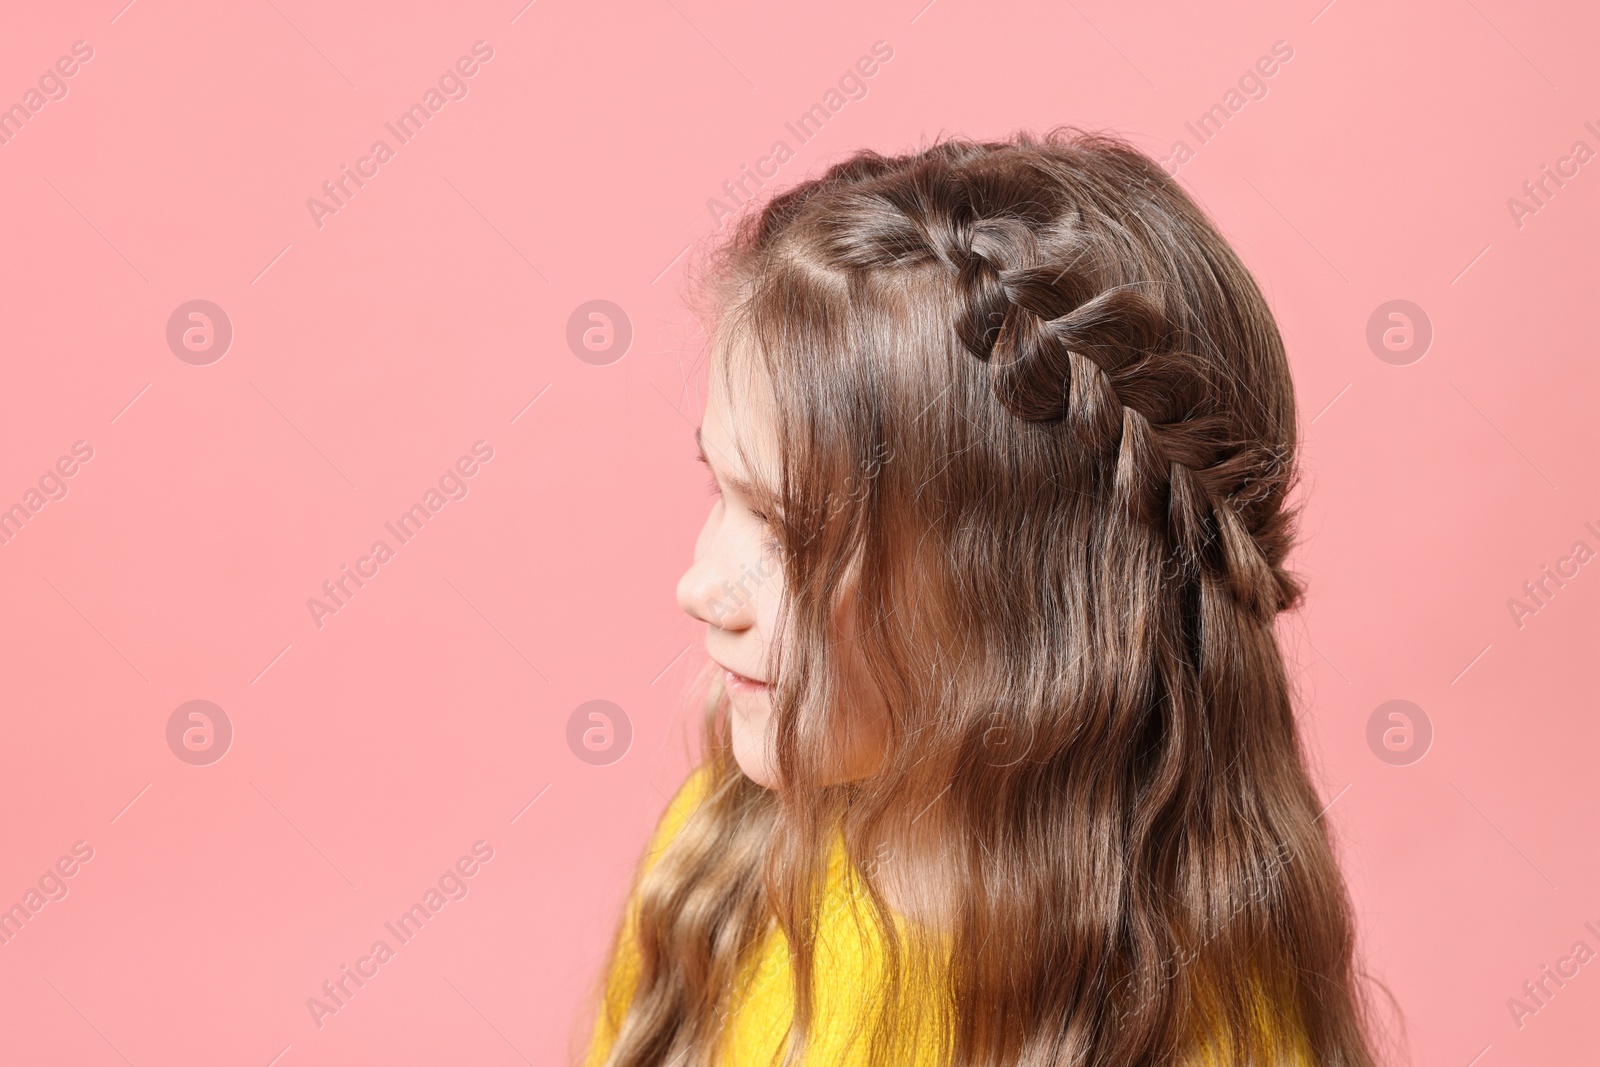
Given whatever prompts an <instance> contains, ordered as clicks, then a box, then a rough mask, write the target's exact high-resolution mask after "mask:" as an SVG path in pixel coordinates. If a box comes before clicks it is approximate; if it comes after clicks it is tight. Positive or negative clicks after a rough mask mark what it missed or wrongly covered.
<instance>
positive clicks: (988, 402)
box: [607, 128, 1375, 1067]
mask: <svg viewBox="0 0 1600 1067" xmlns="http://www.w3.org/2000/svg"><path fill="white" fill-rule="evenodd" d="M696 280H697V282H698V283H699V285H698V288H696V289H695V292H697V293H704V294H706V295H708V297H709V301H708V307H709V308H710V309H711V313H712V314H713V315H714V319H715V331H714V345H713V347H714V348H715V349H716V352H717V355H716V356H715V357H714V358H720V359H724V360H732V359H738V358H743V359H745V360H746V361H747V365H748V366H749V367H750V368H751V369H753V370H755V371H757V372H759V373H760V374H762V375H764V379H765V381H766V382H767V383H768V384H770V386H771V391H772V395H773V396H775V397H778V398H781V401H780V403H779V404H777V405H776V408H777V410H776V414H775V417H776V420H777V424H776V426H775V429H774V433H775V437H776V442H777V452H778V457H779V462H780V464H781V477H782V484H781V485H780V486H777V487H775V488H774V490H773V492H774V493H775V494H776V495H775V499H774V504H775V508H774V513H775V514H777V515H781V520H780V521H779V524H778V530H777V534H778V538H779V541H780V543H781V545H782V566H783V574H784V581H785V595H784V602H783V605H782V607H781V627H780V633H781V635H782V636H781V639H778V640H776V642H775V646H776V649H777V653H778V655H779V659H778V664H777V670H776V674H775V681H774V691H773V716H774V725H773V743H774V745H775V752H774V756H775V760H776V766H777V768H778V773H779V777H780V779H781V780H782V782H783V783H784V787H783V788H782V789H779V790H767V789H764V788H762V787H760V786H758V785H756V784H755V783H753V782H751V781H749V780H748V779H747V778H745V776H744V775H743V774H741V773H740V771H739V769H738V767H737V766H736V765H735V763H734V761H733V758H732V755H731V749H730V747H729V738H728V730H727V723H726V715H727V707H726V699H725V697H724V696H723V694H722V693H721V691H720V689H719V688H718V687H717V685H716V683H715V682H713V683H712V686H711V689H710V691H709V694H708V696H707V703H706V714H705V717H704V723H703V732H702V736H703V747H704V752H705V763H706V766H705V768H704V769H703V770H704V773H705V774H707V775H708V776H709V781H710V786H709V793H708V795H707V797H706V800H705V802H704V803H703V804H702V806H701V808H700V810H699V811H698V812H697V813H696V815H695V817H694V821H693V826H694V829H695V830H696V831H697V832H695V833H684V834H679V835H677V838H676V839H675V840H674V841H673V842H672V844H671V846H670V847H669V848H667V849H666V850H665V852H664V853H663V854H662V855H661V856H660V857H659V859H658V861H657V862H656V863H655V864H654V866H653V867H652V868H651V869H650V871H649V873H648V874H647V875H646V876H645V877H644V878H643V879H642V881H641V882H640V884H639V885H638V887H637V890H636V892H637V900H638V901H639V911H638V942H637V947H638V950H639V953H640V960H641V969H640V976H639V982H638V985H637V987H636V992H635V995H634V997H633V999H632V1001H631V1002H630V1004H629V1006H628V1009H627V1014H626V1016H625V1018H623V1019H621V1020H619V1022H620V1029H619V1032H618V1035H617V1040H616V1042H615V1044H614V1045H613V1047H612V1052H611V1056H610V1058H609V1059H608V1061H607V1063H608V1065H609V1067H646V1065H659V1064H669V1063H670V1064H674V1065H679V1067H695V1065H701V1064H710V1063H712V1062H713V1060H712V1056H713V1052H712V1050H713V1049H714V1048H715V1046H716V1042H717V1039H718V1036H719V1034H720V1032H721V1028H722V1027H723V1026H724V1024H725V1022H726V1019H727V1015H728V1011H729V1003H728V997H729V991H730V990H732V989H733V988H734V987H735V979H736V977H737V975H738V974H739V973H740V967H741V966H742V965H743V964H744V963H745V961H746V960H747V958H748V957H749V954H750V953H751V952H752V951H753V950H754V947H755V946H756V945H757V944H759V943H760V940H761V938H762V936H763V934H764V933H765V932H766V931H767V930H768V929H769V928H770V927H769V924H770V923H774V922H775V923H776V924H778V926H779V927H781V930H782V932H783V934H784V935H785V937H786V938H787V940H788V943H789V946H790V953H791V967H792V973H793V976H794V989H795V1001H794V1016H793V1020H794V1021H793V1024H792V1027H791V1032H790V1038H791V1040H790V1042H789V1051H788V1058H787V1059H786V1061H785V1063H786V1064H799V1063H801V1062H803V1061H804V1055H805V1049H806V1047H807V1044H808V1035H809V1034H810V1032H811V1028H812V1026H813V1025H814V1023H815V1018H814V1014H815V1004H814V1001H815V997H814V993H813V988H812V983H813V981H815V980H816V978H817V970H818V963H817V960H816V958H815V955H816V953H815V948H816V935H817V930H818V919H819V913H820V910H821V904H822V901H821V890H822V887H823V884H824V877H823V875H824V866H825V860H826V856H827V855H828V847H829V842H830V839H831V837H830V835H832V834H834V833H836V832H842V836H843V840H844V842H845V844H846V846H847V848H848V855H849V858H850V860H851V863H852V867H853V869H854V870H855V871H856V873H857V876H858V877H859V878H860V881H861V884H862V886H863V887H864V889H865V891H866V892H865V896H866V898H867V900H868V901H869V903H870V906H871V915H872V916H874V917H875V919H876V923H877V926H878V928H879V929H881V930H882V931H883V936H884V938H885V940H886V943H887V950H886V952H885V957H886V958H885V966H884V968H883V971H882V974H881V975H880V977H881V981H882V984H881V988H880V989H879V990H878V991H877V994H876V997H875V1003H876V1004H878V1005H880V1007H879V1008H878V1009H877V1010H876V1012H875V1013H873V1014H872V1016H871V1018H869V1020H868V1024H869V1026H870V1033H869V1034H868V1035H867V1036H868V1037H869V1039H870V1043H869V1048H870V1051H871V1055H872V1061H871V1062H872V1063H874V1064H883V1065H887V1064H892V1063H904V1062H908V1061H909V1059H910V1054H909V1050H908V1049H905V1048H903V1047H898V1046H900V1045H901V1044H903V1043H904V1041H905V1040H906V1038H905V1035H906V1034H908V1033H914V1032H915V1031H916V1028H915V1027H912V1026H908V1025H907V1024H906V1022H905V1016H904V1011H905V1010H907V1009H906V1005H907V1004H908V1003H910V1001H909V1000H908V998H907V996H906V994H907V991H908V990H910V989H911V988H912V987H913V986H922V987H926V988H929V989H932V990H934V991H935V993H936V995H935V996H934V997H932V998H931V999H930V1000H929V1001H928V1002H927V1005H928V1007H927V1010H931V1011H932V1012H934V1013H935V1014H936V1015H937V1018H938V1020H939V1023H940V1025H941V1026H943V1027H945V1030H944V1032H946V1033H948V1034H949V1035H950V1041H949V1045H948V1048H947V1050H946V1051H947V1053H948V1055H949V1057H950V1061H951V1062H952V1063H954V1064H960V1065H962V1067H999V1065H1002V1064H1005V1065H1011V1064H1024V1065H1030V1067H1032V1065H1039V1067H1043V1065H1067V1064H1084V1065H1088V1064H1093V1065H1094V1067H1134V1065H1153V1064H1173V1063H1180V1062H1191V1061H1192V1060H1193V1058H1194V1057H1196V1056H1198V1055H1201V1054H1202V1053H1201V1052H1200V1051H1199V1050H1201V1049H1202V1048H1203V1047H1209V1048H1211V1049H1214V1050H1215V1049H1220V1050H1223V1051H1222V1054H1223V1055H1224V1057H1225V1060H1224V1062H1228V1063H1238V1064H1246V1063H1248V1064H1278V1063H1284V1062H1293V1061H1294V1059H1293V1058H1294V1057H1295V1056H1298V1057H1300V1059H1301V1062H1314V1063H1316V1064H1318V1065H1326V1067H1370V1065H1371V1064H1373V1063H1374V1062H1375V1060H1374V1057H1373V1052H1372V1050H1371V1044H1370V1042H1371V1040H1372V1037H1371V1035H1372V1033H1373V1032H1374V1030H1373V1027H1374V1019H1373V1016H1372V1015H1371V1013H1370V1008H1369V1006H1368V1004H1367V1000H1366V994H1365V984H1364V981H1362V978H1363V976H1361V975H1360V974H1359V973H1358V971H1357V969H1356V967H1355V964H1354V963H1353V952H1354V932H1353V918H1352V910H1351V906H1350V903H1349V900H1348V897H1347V893H1346V889H1345V886H1344V883H1343V881H1342V878H1341V876H1340V872H1339V869H1338V866H1337V864H1336V861H1335V857H1334V854H1333V849H1332V845H1331V842H1330V839H1329V835H1328V831H1327V828H1326V825H1325V824H1323V823H1322V822H1321V821H1320V812H1321V810H1322V802H1321V801H1320V800H1319V798H1318V794H1317V791H1316V790H1315V789H1314V788H1313V786H1312V784H1311V781H1310V775H1309V772H1308V765H1307V760H1306V752H1305V751H1304V748H1303V746H1302V743H1301V740H1300V737H1299V732H1298V729H1297V725H1296V719H1295V713H1294V709H1293V707H1292V694H1291V687H1290V683H1289V678H1288V675H1287V672H1286V669H1285V664H1284V659H1283V656H1282V653H1281V650H1280V648H1279V646H1278V643H1277V640H1276V636H1275V632H1274V626H1275V618H1276V616H1277V615H1278V613H1280V612H1283V611H1286V610H1289V609H1292V608H1295V607H1297V606H1298V605H1299V604H1300V603H1301V601H1302V598H1303V587H1302V584H1301V582H1300V581H1299V580H1298V579H1297V578H1296V577H1295V576H1294V575H1293V574H1291V573H1290V572H1289V571H1288V570H1286V569H1285V557H1286V556H1287V555H1288V553H1289V551H1290V549H1291V547H1292V546H1293V543H1294V539H1295V520H1296V509H1295V508H1292V507H1290V506H1289V505H1288V504H1287V503H1286V497H1287V496H1288V495H1289V493H1290V492H1291V490H1292V489H1293V488H1294V486H1295V484H1296V481H1297V477H1298V467H1297V465H1296V412H1295V405H1294V392H1293V386H1292V383H1291V380H1290V377H1289V371H1288V366H1287V362H1286V358H1285V353H1284V347H1283V342H1282V340H1281V338H1280V335H1279V332H1278V329H1277V326H1276V324H1275V322H1274V320H1273V316H1272V314H1271V312H1270V310H1269V308H1268V306H1267V304H1266V301H1265V299H1264V298H1263V296H1262V294H1261V291H1260V290H1259V288H1258V287H1257V285H1256V283H1255V281H1254V280H1253V279H1252V277H1251V275H1250V273H1249V272H1248V271H1247V270H1246V268H1245V267H1244V266H1243V265H1242V264H1241V262H1240V260H1239V259H1238V257H1237V256H1236V255H1235V254H1234V252H1233V251H1232V250H1231V249H1230V248H1229V247H1228V245H1227V243H1226V242H1225V241H1224V240H1223V238H1222V237H1221V236H1220V235H1219V234H1218V232H1217V230H1216V229H1215V228H1214V227H1213V225H1212V224H1211V223H1210V222H1209V221H1208V220H1207V218H1206V217H1205V215H1204V213H1203V212H1202V211H1201V210H1200V209H1199V208H1198V207H1197V206H1196V205H1195V203H1194V202H1193V201H1192V200H1191V199H1190V198H1189V197H1188V196H1187V195H1186V194H1185V193H1184V192H1183V191H1182V190H1181V189H1180V188H1179V187H1178V186H1177V184H1176V183H1175V182H1173V181H1172V180H1171V179H1170V178H1169V177H1168V176H1167V174H1166V173H1165V172H1164V171H1163V170H1162V169H1161V167H1160V166H1159V165H1157V164H1156V163H1154V162H1153V161H1152V160H1151V159H1150V158H1149V157H1148V156H1146V155H1144V154H1143V153H1141V152H1139V151H1137V150H1136V149H1134V148H1132V147H1131V146H1129V145H1128V144H1127V143H1125V142H1123V141H1121V140H1119V139H1117V138H1113V137H1109V136H1105V135H1099V134H1091V133H1085V132H1083V131H1079V130H1075V129H1070V128H1058V129H1055V130H1052V131H1050V132H1049V133H1047V134H1045V135H1044V136H1043V137H1035V136H1034V135H1032V134H1029V133H1026V132H1023V133H1018V134H1015V135H1014V136H1013V137H1012V138H1011V139H1009V140H1005V141H996V142H987V141H983V142H980V141H975V140H969V139H964V138H949V139H944V140H942V141H940V142H937V143H934V144H933V145H931V146H930V147H926V148H924V149H922V150H920V151H916V152H914V153H908V154H905V155H899V156H893V157H888V156H883V155H880V154H878V153H875V152H872V151H860V152H858V153H856V154H855V155H853V156H851V157H850V158H848V159H846V160H845V161H843V162H840V163H838V164H837V165H835V166H833V167H831V168H830V169H828V170H827V171H826V173H824V174H823V175H822V176H821V177H819V178H814V179H812V180H808V181H805V182H804V183H802V184H799V185H797V186H795V187H793V188H790V189H788V190H787V191H785V192H783V193H781V194H780V195H776V196H774V197H772V198H771V199H770V200H769V201H768V202H766V203H765V204H764V205H762V206H761V207H760V208H759V210H751V211H749V212H748V213H746V214H745V215H744V216H742V217H741V218H740V220H739V221H738V223H737V225H736V227H735V229H734V230H733V232H732V233H731V235H730V236H729V237H728V238H727V239H726V240H724V241H722V242H721V243H719V244H718V245H717V246H716V248H715V249H714V250H713V252H712V253H711V254H710V255H709V256H708V257H706V258H705V259H704V261H703V262H702V263H701V265H700V273H698V274H697V275H696ZM741 352H743V353H745V355H743V356H742V357H741V356H740V355H739V353H741ZM863 472H868V475H869V476H863ZM844 604H848V605H849V606H850V607H851V608H852V609H853V611H854V613H855V618H856V619H857V620H858V622H859V629H860V636H859V638H858V640H857V641H856V642H855V647H856V649H857V652H858V654H859V655H860V657H861V658H862V661H863V662H864V663H865V665H866V667H867V669H868V672H869V673H870V676H871V677H872V679H873V680H874V682H875V684H876V685H877V686H878V688H879V689H880V690H881V695H882V698H883V702H884V705H885V706H886V708H887V716H888V737H887V741H886V743H885V745H884V758H883V764H882V768H881V770H880V771H879V772H878V773H877V774H876V775H874V776H872V777H871V778H868V779H865V780H860V781H852V782H847V783H834V784H829V783H828V780H827V778H826V777H825V776H824V772H823V768H824V767H825V766H828V765H829V763H828V759H827V757H828V754H829V752H830V747H829V746H830V745H832V744H833V743H834V741H833V738H834V737H835V736H836V729H835V727H836V726H837V724H838V721H839V718H840V716H841V715H845V714H848V709H846V708H843V707H842V706H841V697H840V694H841V693H842V692H843V691H844V690H843V688H842V676H841V673H840V664H839V662H838V647H839V646H838V643H837V641H836V640H834V638H835V637H836V630H835V626H836V620H837V617H838V615H837V613H838V610H839V608H840V606H841V605H844ZM908 812H916V813H919V814H918V817H919V818H920V817H921V816H922V815H924V814H925V815H928V816H930V817H931V818H930V823H929V825H932V826H937V827H939V828H940V833H941V840H942V842H943V845H942V852H941V855H942V869H941V871H940V877H941V879H942V884H943V885H944V887H945V889H946V890H947V891H948V894H949V899H950V900H953V901H954V902H955V905H954V908H953V912H952V915H951V917H950V921H949V924H948V927H947V928H944V929H938V930H935V929H928V928H925V927H923V926H922V925H919V924H911V925H910V926H909V927H907V928H906V929H905V930H903V931H902V930H900V929H898V928H897V927H896V925H895V924H894V922H892V921H891V918H892V916H891V913H890V912H889V910H888V907H887V904H886V899H887V898H886V896H885V894H884V893H883V892H882V885H881V883H880V881H879V877H880V875H881V873H882V864H881V863H879V862H875V861H876V860H880V859H881V858H882V857H881V855H878V856H874V855H872V854H870V853H869V852H868V848H869V846H868V844H867V843H868V842H871V841H876V840H880V837H879V835H880V834H881V833H882V832H883V831H884V828H885V827H889V826H892V825H900V826H903V825H904V824H905V813H908ZM896 820H899V821H898V822H897V821H896ZM614 951H615V948H614ZM890 1006H893V1007H890ZM1215 1054H1217V1053H1216V1052H1213V1055H1215Z"/></svg>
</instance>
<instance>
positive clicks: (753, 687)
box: [717, 660, 771, 694]
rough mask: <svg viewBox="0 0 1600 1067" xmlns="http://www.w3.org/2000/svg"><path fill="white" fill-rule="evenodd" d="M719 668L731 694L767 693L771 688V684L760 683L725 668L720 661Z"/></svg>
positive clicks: (718, 662)
mask: <svg viewBox="0 0 1600 1067" xmlns="http://www.w3.org/2000/svg"><path fill="white" fill-rule="evenodd" d="M717 666H719V667H721V668H722V680H723V684H725V685H726V686H727V688H728V690H729V691H730V692H734V693H752V694H753V693H765V692H767V691H768V690H769V689H770V688H771V685H770V683H767V682H762V681H758V680H756V679H755V678H751V677H750V676H749V675H746V674H740V673H739V672H738V671H736V670H733V669H732V668H730V667H727V666H725V665H724V664H723V663H722V662H721V661H720V660H719V661H717Z"/></svg>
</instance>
